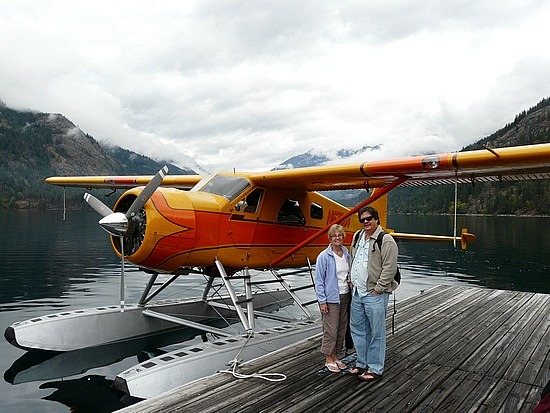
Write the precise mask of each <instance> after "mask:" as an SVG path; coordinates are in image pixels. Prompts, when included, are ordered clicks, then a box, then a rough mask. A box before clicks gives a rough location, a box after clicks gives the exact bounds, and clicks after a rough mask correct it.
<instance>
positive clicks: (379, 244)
mask: <svg viewBox="0 0 550 413" xmlns="http://www.w3.org/2000/svg"><path fill="white" fill-rule="evenodd" d="M384 235H386V233H385V232H384V231H380V233H379V234H378V237H376V244H377V245H378V249H379V250H380V253H382V240H383V239H384ZM372 250H373V251H374V245H373V247H372Z"/></svg>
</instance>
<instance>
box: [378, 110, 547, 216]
mask: <svg viewBox="0 0 550 413" xmlns="http://www.w3.org/2000/svg"><path fill="white" fill-rule="evenodd" d="M545 142H550V99H544V100H542V101H541V102H540V103H539V104H537V105H536V106H535V107H533V108H531V109H529V110H528V111H524V112H522V113H520V114H519V115H517V116H516V118H515V120H514V122H512V123H510V124H508V125H506V126H505V127H503V128H502V129H500V130H499V131H497V132H495V133H493V134H492V135H490V136H487V137H485V138H483V139H481V140H479V141H478V142H476V143H474V144H472V145H469V146H467V147H465V148H463V149H462V150H465V151H470V150H476V149H482V148H483V147H484V146H486V147H489V148H502V147H508V146H518V145H532V144H537V143H545ZM389 199H390V202H389V209H390V211H391V212H399V213H410V212H420V213H434V214H442V213H443V214H445V213H453V212H454V186H452V185H444V186H438V187H417V188H398V189H396V190H394V191H392V192H391V193H390V197H389ZM457 211H458V213H460V214H510V215H548V214H550V181H548V180H541V181H527V182H516V183H509V182H500V183H484V184H477V185H475V184H474V185H465V184H462V185H458V202H457Z"/></svg>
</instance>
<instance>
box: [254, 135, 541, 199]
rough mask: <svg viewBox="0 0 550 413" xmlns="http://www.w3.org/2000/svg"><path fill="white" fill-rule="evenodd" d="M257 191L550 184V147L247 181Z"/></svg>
mask: <svg viewBox="0 0 550 413" xmlns="http://www.w3.org/2000/svg"><path fill="white" fill-rule="evenodd" d="M248 177H249V179H251V180H252V181H254V182H255V183H256V184H258V185H262V186H268V187H275V188H294V189H305V190H308V191H324V190H334V189H361V188H379V187H384V186H387V185H389V184H391V183H392V182H394V181H396V180H397V179H399V178H405V179H406V181H405V182H404V183H402V184H401V186H420V185H440V184H454V183H455V182H458V183H475V182H500V181H519V180H534V179H550V143H547V144H539V145H528V146H515V147H508V148H500V149H482V150H476V151H468V152H454V153H445V154H437V155H425V156H414V157H407V158H400V159H391V160H379V161H371V162H364V163H362V164H354V165H335V166H316V167H309V168H297V169H286V170H277V171H270V172H263V173H254V174H250V175H248Z"/></svg>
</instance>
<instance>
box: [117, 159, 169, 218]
mask: <svg viewBox="0 0 550 413" xmlns="http://www.w3.org/2000/svg"><path fill="white" fill-rule="evenodd" d="M167 173H168V167H167V166H166V165H164V166H163V167H162V169H161V170H160V171H158V172H157V174H156V175H155V176H154V177H153V179H151V180H150V181H149V183H148V184H147V185H146V186H145V188H143V191H141V193H140V194H139V196H138V197H137V198H136V199H135V201H134V202H133V203H132V205H130V208H128V211H126V218H128V219H131V218H133V217H134V215H136V213H137V212H138V211H139V210H140V209H141V208H143V205H145V203H146V202H147V201H148V200H149V198H151V195H153V193H154V192H155V191H156V190H157V188H158V187H159V186H160V184H161V183H162V180H163V179H164V176H165V175H166V174H167Z"/></svg>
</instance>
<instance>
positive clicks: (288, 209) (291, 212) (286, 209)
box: [277, 199, 306, 225]
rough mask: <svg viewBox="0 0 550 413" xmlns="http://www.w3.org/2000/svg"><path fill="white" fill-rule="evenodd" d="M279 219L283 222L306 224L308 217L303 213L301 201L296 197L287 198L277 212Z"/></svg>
mask: <svg viewBox="0 0 550 413" xmlns="http://www.w3.org/2000/svg"><path fill="white" fill-rule="evenodd" d="M277 221H278V222H280V223H281V224H293V225H305V224H306V218H305V217H304V214H302V210H301V209H300V203H299V202H298V201H295V200H294V199H287V200H285V202H283V205H282V206H281V209H279V212H278V213H277Z"/></svg>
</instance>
